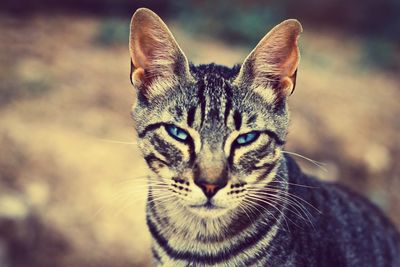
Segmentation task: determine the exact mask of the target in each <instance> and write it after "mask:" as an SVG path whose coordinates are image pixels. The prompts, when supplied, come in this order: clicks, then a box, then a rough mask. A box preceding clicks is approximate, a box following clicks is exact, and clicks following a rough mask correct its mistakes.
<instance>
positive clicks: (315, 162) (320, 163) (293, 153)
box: [282, 150, 328, 172]
mask: <svg viewBox="0 0 400 267" xmlns="http://www.w3.org/2000/svg"><path fill="white" fill-rule="evenodd" d="M282 153H285V154H289V155H293V156H296V157H299V158H302V159H305V160H307V161H309V162H311V163H312V164H314V165H315V166H317V167H319V168H321V170H323V171H324V172H327V171H328V170H327V169H326V168H325V167H324V166H325V165H326V164H325V163H323V162H319V161H316V160H313V159H310V158H307V157H306V156H303V155H300V154H298V153H295V152H290V151H286V150H282Z"/></svg>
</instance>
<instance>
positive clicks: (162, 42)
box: [129, 8, 191, 98]
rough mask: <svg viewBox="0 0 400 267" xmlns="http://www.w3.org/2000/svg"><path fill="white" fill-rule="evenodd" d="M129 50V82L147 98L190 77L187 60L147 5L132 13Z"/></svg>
mask: <svg viewBox="0 0 400 267" xmlns="http://www.w3.org/2000/svg"><path fill="white" fill-rule="evenodd" d="M129 52H130V56H131V77H130V78H131V82H132V84H133V85H134V86H135V87H136V88H137V89H140V90H142V91H143V93H144V95H145V96H147V97H149V98H150V97H152V96H155V95H160V94H163V93H164V91H165V90H166V89H169V88H171V87H173V86H174V85H175V84H177V83H179V82H181V79H183V78H190V77H191V76H190V71H189V63H188V60H187V58H186V57H185V55H184V54H183V52H182V50H181V49H180V47H179V45H178V43H177V42H176V41H175V38H174V37H173V35H172V33H171V32H170V30H169V29H168V27H167V25H165V23H164V22H163V21H162V20H161V18H160V17H159V16H157V15H156V14H155V13H154V12H153V11H151V10H149V9H147V8H140V9H138V10H137V11H136V12H135V13H134V14H133V16H132V20H131V26H130V38H129Z"/></svg>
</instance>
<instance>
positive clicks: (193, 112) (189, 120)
mask: <svg viewBox="0 0 400 267" xmlns="http://www.w3.org/2000/svg"><path fill="white" fill-rule="evenodd" d="M195 115H196V107H191V108H190V109H189V111H188V115H187V124H188V125H189V127H193V122H194V116H195Z"/></svg>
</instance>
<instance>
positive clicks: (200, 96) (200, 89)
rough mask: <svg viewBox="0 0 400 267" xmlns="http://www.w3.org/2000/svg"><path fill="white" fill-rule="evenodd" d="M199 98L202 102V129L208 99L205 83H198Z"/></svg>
mask: <svg viewBox="0 0 400 267" xmlns="http://www.w3.org/2000/svg"><path fill="white" fill-rule="evenodd" d="M198 87H199V91H198V98H199V102H200V110H201V120H200V127H202V126H203V122H204V117H205V115H206V98H205V96H204V83H203V81H199V82H198Z"/></svg>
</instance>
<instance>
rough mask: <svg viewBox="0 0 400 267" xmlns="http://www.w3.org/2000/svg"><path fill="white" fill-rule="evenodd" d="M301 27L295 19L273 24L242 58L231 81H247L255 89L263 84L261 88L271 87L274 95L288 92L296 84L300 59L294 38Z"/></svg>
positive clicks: (277, 95) (240, 84) (280, 95)
mask: <svg viewBox="0 0 400 267" xmlns="http://www.w3.org/2000/svg"><path fill="white" fill-rule="evenodd" d="M302 30H303V29H302V26H301V24H300V23H299V22H298V21H297V20H295V19H289V20H285V21H283V22H282V23H280V24H278V25H277V26H275V27H274V28H273V29H272V30H271V31H270V32H268V33H267V34H266V35H265V36H264V38H263V39H261V41H260V42H259V43H258V45H257V46H256V47H255V48H254V50H253V51H252V52H251V53H250V54H249V55H248V57H247V58H246V59H245V61H244V63H243V65H242V68H241V70H240V72H239V75H238V77H237V78H236V80H235V83H237V84H238V85H239V86H243V85H247V86H249V84H250V86H251V87H252V88H257V90H258V91H260V88H264V89H261V91H262V90H268V89H267V88H269V89H273V90H274V92H275V95H276V97H286V96H288V95H290V94H291V93H292V92H293V90H294V87H295V84H296V73H297V68H298V65H299V61H300V51H299V48H298V43H297V40H298V37H299V35H300V33H301V32H302ZM243 83H245V84H243ZM261 93H262V92H261ZM266 94H268V95H269V92H266Z"/></svg>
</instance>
